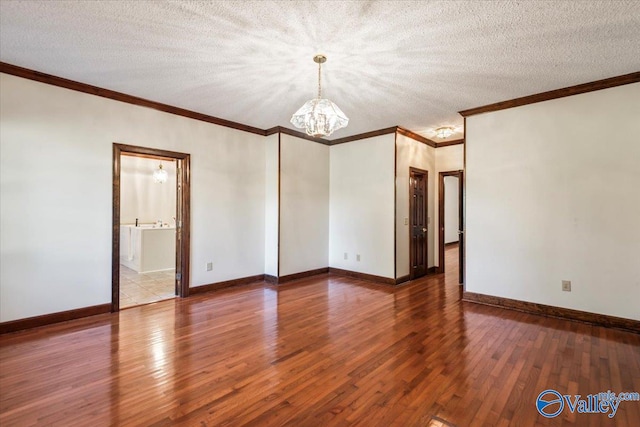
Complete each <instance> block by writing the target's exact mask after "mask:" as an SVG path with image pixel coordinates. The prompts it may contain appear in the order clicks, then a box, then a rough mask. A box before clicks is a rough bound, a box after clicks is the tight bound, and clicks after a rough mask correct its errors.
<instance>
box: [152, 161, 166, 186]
mask: <svg viewBox="0 0 640 427" xmlns="http://www.w3.org/2000/svg"><path fill="white" fill-rule="evenodd" d="M168 177H169V174H168V173H167V171H166V170H164V169H162V163H160V164H159V165H158V169H156V170H154V171H153V180H154V181H155V182H157V183H158V184H162V183H163V182H167V178H168Z"/></svg>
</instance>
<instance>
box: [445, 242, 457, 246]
mask: <svg viewBox="0 0 640 427" xmlns="http://www.w3.org/2000/svg"><path fill="white" fill-rule="evenodd" d="M459 243H460V241H456V242H449V243H445V244H444V246H445V247H447V246H455V245H458V244H459Z"/></svg>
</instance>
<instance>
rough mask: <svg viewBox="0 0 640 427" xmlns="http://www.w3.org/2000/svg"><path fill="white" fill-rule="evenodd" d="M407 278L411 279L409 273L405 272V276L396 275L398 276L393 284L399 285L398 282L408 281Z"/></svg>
mask: <svg viewBox="0 0 640 427" xmlns="http://www.w3.org/2000/svg"><path fill="white" fill-rule="evenodd" d="M409 280H411V278H410V277H409V275H408V274H407V275H406V276H401V277H398V278H397V279H396V283H395V284H396V285H399V284H400V283H404V282H408V281H409Z"/></svg>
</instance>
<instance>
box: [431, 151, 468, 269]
mask: <svg viewBox="0 0 640 427" xmlns="http://www.w3.org/2000/svg"><path fill="white" fill-rule="evenodd" d="M463 169H464V145H463V144H458V145H450V146H448V147H440V148H437V149H436V174H437V176H436V179H435V180H434V181H435V182H434V183H433V185H434V186H433V191H434V193H433V194H438V191H439V185H440V184H439V182H438V180H439V179H440V172H450V171H458V170H463ZM438 197H440V195H438ZM438 200H439V199H437V200H436V203H439V201H438ZM433 218H434V219H433V223H434V224H440V212H439V210H438V205H437V204H436V208H435V210H434V211H433ZM456 221H458V220H457V219H456ZM446 223H447V221H446V220H445V225H446ZM445 242H446V239H445ZM433 256H434V263H435V265H438V266H439V265H440V259H439V258H440V241H439V237H438V236H437V235H436V238H435V240H434V242H433Z"/></svg>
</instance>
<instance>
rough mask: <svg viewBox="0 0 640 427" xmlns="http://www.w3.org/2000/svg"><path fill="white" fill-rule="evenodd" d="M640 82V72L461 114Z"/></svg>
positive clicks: (498, 108) (490, 105)
mask: <svg viewBox="0 0 640 427" xmlns="http://www.w3.org/2000/svg"><path fill="white" fill-rule="evenodd" d="M638 82H640V71H636V72H634V73H630V74H625V75H622V76H616V77H610V78H608V79H602V80H596V81H594V82H589V83H583V84H579V85H575V86H569V87H565V88H561V89H555V90H550V91H548V92H542V93H536V94H534V95H528V96H523V97H521V98H515V99H510V100H508V101H501V102H496V103H494V104H489V105H483V106H481V107H476V108H470V109H468V110H462V111H459V114H461V115H462V116H463V117H469V116H474V115H476V114H482V113H488V112H491V111H499V110H504V109H507V108H513V107H520V106H523V105H528V104H534V103H536V102H542V101H549V100H552V99H558V98H564V97H565V96H572V95H579V94H581V93H587V92H593V91H596V90H602V89H608V88H612V87H616V86H622V85H627V84H631V83H638Z"/></svg>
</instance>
